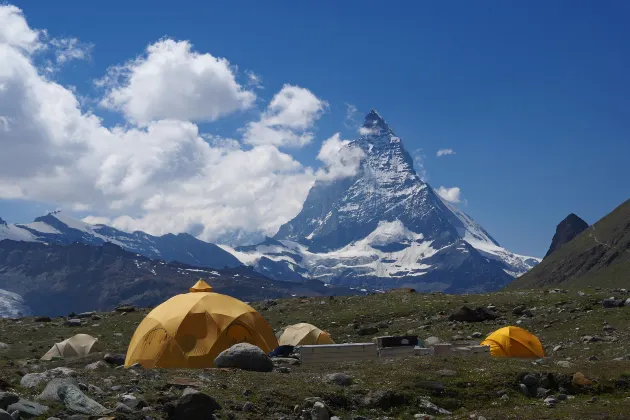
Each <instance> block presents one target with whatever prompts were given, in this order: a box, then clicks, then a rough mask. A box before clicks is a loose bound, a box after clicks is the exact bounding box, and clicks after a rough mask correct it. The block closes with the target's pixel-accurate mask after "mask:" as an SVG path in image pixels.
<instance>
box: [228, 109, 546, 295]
mask: <svg viewBox="0 0 630 420" xmlns="http://www.w3.org/2000/svg"><path fill="white" fill-rule="evenodd" d="M361 132H362V133H363V134H362V135H361V136H360V137H359V138H358V139H357V140H355V141H353V142H351V143H350V144H348V145H347V146H346V148H347V149H348V150H346V151H349V150H352V151H358V152H359V154H361V155H362V156H363V158H362V159H361V162H360V167H359V169H358V171H357V173H356V175H354V176H350V177H346V178H343V179H339V180H335V181H332V182H330V181H318V182H316V183H315V185H314V186H313V187H312V188H311V190H310V192H309V194H308V197H307V198H306V201H305V203H304V206H303V208H302V210H301V211H300V213H299V214H298V215H297V216H295V217H294V218H293V219H292V220H290V221H289V222H287V223H286V224H284V225H283V226H282V227H280V229H279V231H278V233H277V234H276V235H275V236H274V237H273V238H267V239H266V240H265V241H264V242H262V243H260V244H259V245H255V246H245V247H237V248H234V249H232V248H229V247H226V246H223V248H224V249H226V250H228V251H230V252H231V253H233V254H234V256H236V257H237V258H238V259H239V260H240V261H242V262H243V263H245V264H248V265H252V266H254V267H255V268H256V270H257V271H259V272H260V273H264V274H265V275H266V276H269V277H271V278H275V279H286V280H292V281H302V280H303V279H304V278H312V279H321V280H323V281H326V282H329V283H332V284H341V285H349V286H354V287H373V288H391V287H402V286H410V287H414V288H416V289H419V290H426V291H435V290H440V291H445V292H452V293H463V292H486V291H491V290H497V289H499V288H501V287H503V286H505V285H506V284H507V283H509V282H510V281H512V280H513V279H514V278H515V277H517V276H519V275H521V274H523V273H525V272H526V271H528V270H529V269H531V268H532V267H533V266H535V265H536V264H537V263H538V262H539V261H540V259H538V258H533V257H526V256H522V255H517V254H514V253H512V252H510V251H508V250H506V249H505V248H502V247H501V246H500V245H499V244H498V243H497V241H496V240H494V239H493V238H492V237H491V236H490V234H489V233H488V232H486V231H485V230H484V229H483V228H482V227H481V226H479V224H477V223H476V222H475V221H474V220H472V218H470V217H469V216H468V215H466V214H465V213H463V212H462V211H461V210H459V209H458V208H457V207H455V206H454V205H452V204H450V203H448V202H446V201H445V200H443V199H442V198H441V197H440V196H439V195H438V194H437V193H436V192H435V191H434V190H433V188H431V186H430V185H429V184H427V183H425V182H423V181H422V180H421V179H420V178H419V177H418V175H417V173H416V172H415V170H414V168H413V160H412V158H411V156H410V155H409V153H408V152H407V151H406V150H405V148H404V146H403V143H402V140H401V139H400V138H399V137H397V136H396V134H395V133H394V131H393V130H392V129H391V127H390V126H389V125H388V124H387V123H386V122H385V120H384V119H383V118H382V117H381V116H380V115H379V114H378V112H376V111H375V110H372V111H371V112H370V113H369V114H368V115H367V116H366V118H365V121H364V123H363V126H362V128H361ZM343 152H344V151H343V150H342V151H341V152H340V153H343ZM356 154H357V153H354V155H356Z"/></svg>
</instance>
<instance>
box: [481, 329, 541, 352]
mask: <svg viewBox="0 0 630 420" xmlns="http://www.w3.org/2000/svg"><path fill="white" fill-rule="evenodd" d="M481 345H482V346H490V354H491V355H492V356H495V357H537V358H540V357H545V352H544V350H543V346H542V344H541V343H540V340H538V338H537V337H536V336H535V335H534V334H532V333H530V332H529V331H527V330H524V329H523V328H520V327H512V326H509V327H504V328H500V329H498V330H496V331H495V332H493V333H492V334H490V335H489V336H488V337H487V338H486V339H485V340H483V341H482V342H481Z"/></svg>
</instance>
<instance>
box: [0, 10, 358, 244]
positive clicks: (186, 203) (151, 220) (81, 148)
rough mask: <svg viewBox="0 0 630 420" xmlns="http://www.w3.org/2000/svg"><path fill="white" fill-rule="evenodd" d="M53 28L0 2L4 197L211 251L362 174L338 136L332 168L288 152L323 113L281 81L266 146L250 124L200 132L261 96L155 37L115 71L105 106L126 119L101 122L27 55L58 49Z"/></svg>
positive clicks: (0, 182) (216, 62)
mask: <svg viewBox="0 0 630 420" xmlns="http://www.w3.org/2000/svg"><path fill="white" fill-rule="evenodd" d="M9 27H10V28H12V29H11V30H10V31H8V30H7V28H9ZM43 32H44V31H38V30H34V29H31V28H30V27H29V26H28V24H27V23H26V20H25V18H24V16H23V14H22V13H21V11H19V9H16V8H14V7H13V6H0V33H2V35H0V116H2V119H1V121H0V150H1V151H2V153H0V199H23V200H33V201H39V202H45V203H47V204H49V205H51V206H55V207H57V206H60V207H64V208H66V209H71V210H74V211H81V212H84V213H87V214H88V217H87V218H85V219H84V220H86V221H89V222H91V223H104V222H107V223H111V224H112V225H113V226H115V227H118V228H120V229H124V230H128V231H133V230H144V231H146V232H148V233H152V234H157V235H159V234H165V233H169V232H173V233H177V232H194V233H195V235H197V236H198V237H199V238H200V239H204V240H209V241H212V240H215V239H216V238H221V237H229V236H230V233H231V232H241V234H242V236H246V235H244V232H260V233H264V234H269V235H271V234H274V233H275V231H276V230H277V229H278V227H279V226H280V225H281V224H282V223H284V222H286V221H287V220H289V219H290V218H291V217H293V216H295V214H297V213H298V212H299V210H300V209H301V207H302V204H303V202H304V199H305V198H306V195H307V193H308V191H309V189H310V187H311V186H312V184H313V183H314V182H315V180H317V179H336V178H338V177H343V176H349V175H350V174H352V170H353V169H352V168H354V170H356V167H357V158H358V155H357V154H356V151H353V150H350V149H349V148H346V147H345V146H346V145H347V142H346V141H342V140H341V139H340V138H339V136H338V135H335V136H333V137H332V138H331V139H329V140H327V141H325V142H324V144H323V146H322V150H321V151H320V153H319V155H318V158H319V159H320V160H321V161H322V162H323V163H324V164H325V165H326V168H325V169H320V170H316V169H313V168H310V167H307V166H304V165H302V164H301V163H300V162H299V161H297V160H296V159H295V158H294V157H293V156H291V155H290V154H287V153H284V152H282V151H280V150H279V149H278V146H281V145H287V144H292V143H293V144H301V143H303V142H304V141H305V139H306V138H308V139H309V140H308V141H310V139H311V138H312V136H313V134H312V130H313V129H314V124H315V122H316V121H317V119H318V118H319V117H320V115H321V114H322V113H323V112H324V110H325V109H326V107H327V104H326V102H325V101H323V100H322V99H319V98H317V97H316V96H315V95H314V94H313V93H312V92H310V91H309V90H307V89H304V88H301V87H298V86H292V85H285V86H284V87H283V88H282V90H280V92H278V93H277V94H276V95H275V96H274V97H273V98H272V100H271V101H270V103H269V105H268V106H267V108H266V109H265V110H264V111H263V113H262V114H261V116H260V118H258V119H257V120H256V121H255V124H258V125H259V126H262V127H263V129H262V134H263V135H264V136H263V137H256V136H252V134H254V133H255V129H254V128H253V127H252V125H251V124H250V125H246V126H245V129H244V131H243V132H244V140H245V141H246V142H247V143H246V144H243V143H241V142H239V141H237V140H235V139H229V138H222V137H218V136H216V135H209V134H204V133H200V131H199V127H198V126H197V125H196V124H195V122H194V120H196V119H199V120H207V119H216V118H219V117H221V116H223V115H227V114H229V113H230V112H234V111H235V110H236V109H242V108H244V107H247V106H249V104H250V102H252V101H253V100H254V98H255V95H254V94H253V93H251V92H248V91H246V90H244V89H243V88H241V87H240V86H239V85H238V84H237V83H236V82H235V79H234V74H233V72H232V71H231V70H230V67H229V66H228V63H227V61H225V60H222V59H216V58H214V57H212V56H211V55H210V54H205V53H197V52H193V51H192V50H191V48H190V45H189V44H188V43H185V42H184V43H181V42H180V43H178V42H174V41H171V40H162V41H159V42H157V43H154V44H152V45H150V46H149V47H148V50H147V54H146V55H144V56H142V57H141V58H139V59H136V60H132V61H130V62H128V63H127V64H125V65H124V66H123V67H122V68H119V69H110V73H109V76H108V77H106V78H105V79H103V83H104V86H106V88H107V90H106V102H107V105H108V106H111V107H114V109H120V110H121V111H122V112H123V113H124V114H125V115H126V116H127V117H128V118H129V119H130V123H127V124H125V125H124V126H113V127H108V126H105V125H104V123H103V120H102V119H101V118H99V117H98V116H97V115H94V114H92V113H90V112H86V111H84V110H83V109H82V107H81V102H80V101H79V99H78V97H79V96H78V93H76V92H75V91H74V90H73V89H72V88H70V87H66V86H63V85H61V84H59V83H57V82H55V81H53V80H50V79H49V78H47V77H46V76H45V74H46V70H45V69H43V68H40V67H37V64H36V63H35V61H34V60H32V59H31V58H32V57H31V54H34V52H33V51H35V50H38V49H40V48H41V49H47V48H48V50H49V51H53V50H54V48H55V47H54V45H52V44H50V42H51V41H49V40H48V38H46V37H44V38H43V37H40V36H39V35H38V34H40V33H43ZM39 42H48V44H46V45H44V46H43V47H40V46H37V45H38V44H37V43H39ZM116 72H119V73H120V74H119V76H120V78H115V79H116V80H114V79H112V78H111V76H113V75H115V74H114V73H116ZM167 87H169V89H167ZM192 93H195V95H193V94H192ZM134 121H137V124H134ZM265 130H270V131H271V132H273V133H274V134H270V133H268V132H265ZM335 152H336V153H335Z"/></svg>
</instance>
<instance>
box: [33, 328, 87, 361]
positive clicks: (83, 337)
mask: <svg viewBox="0 0 630 420" xmlns="http://www.w3.org/2000/svg"><path fill="white" fill-rule="evenodd" d="M96 341H97V339H96V338H94V337H92V336H91V335H88V334H77V335H73V336H72V337H70V338H67V339H65V340H63V341H62V342H60V343H55V344H54V345H53V346H52V347H51V348H50V350H48V352H47V353H46V354H45V355H43V356H42V357H41V360H52V359H54V358H57V357H59V358H64V357H79V356H86V355H87V354H88V353H90V350H91V349H92V346H93V345H94V343H96Z"/></svg>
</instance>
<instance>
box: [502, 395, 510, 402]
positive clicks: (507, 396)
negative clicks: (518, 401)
mask: <svg viewBox="0 0 630 420" xmlns="http://www.w3.org/2000/svg"><path fill="white" fill-rule="evenodd" d="M501 399H502V400H503V401H507V400H509V399H510V396H509V395H508V394H503V395H501Z"/></svg>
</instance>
